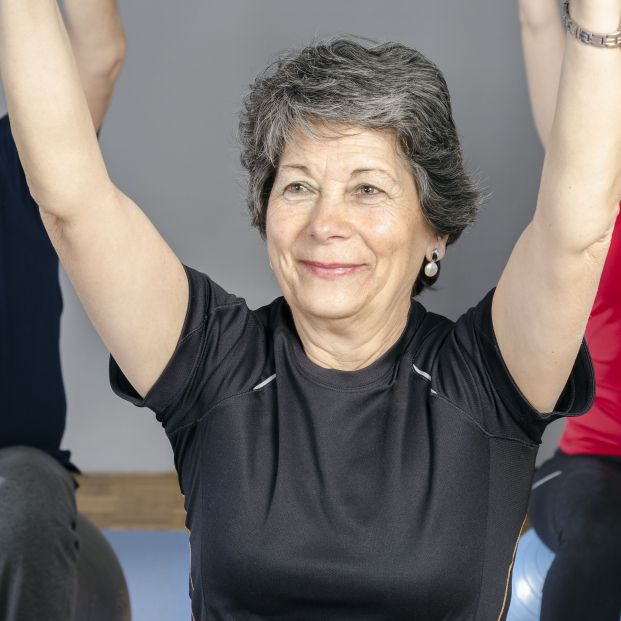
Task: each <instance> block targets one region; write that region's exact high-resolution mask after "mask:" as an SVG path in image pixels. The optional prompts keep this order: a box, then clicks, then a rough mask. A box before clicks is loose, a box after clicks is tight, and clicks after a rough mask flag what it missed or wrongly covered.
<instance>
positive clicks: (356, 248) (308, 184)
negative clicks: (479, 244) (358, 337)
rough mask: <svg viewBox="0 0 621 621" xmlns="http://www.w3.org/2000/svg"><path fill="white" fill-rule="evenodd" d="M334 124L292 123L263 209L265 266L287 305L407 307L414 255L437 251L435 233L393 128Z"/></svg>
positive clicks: (334, 313) (323, 310) (373, 309)
mask: <svg viewBox="0 0 621 621" xmlns="http://www.w3.org/2000/svg"><path fill="white" fill-rule="evenodd" d="M333 129H335V128H333ZM336 129H338V134H337V133H336V132H330V133H328V132H326V131H324V132H322V136H323V134H324V133H325V134H326V135H325V137H321V138H318V137H316V136H311V135H308V134H307V133H303V132H298V133H297V134H295V135H294V137H293V138H292V139H291V140H290V141H289V142H288V144H287V145H286V148H285V150H284V152H283V155H282V157H281V160H280V165H279V168H278V170H277V173H276V178H275V180H274V185H273V188H272V192H271V194H270V197H269V202H268V209H267V247H268V253H269V258H270V262H271V264H272V269H273V270H274V274H275V275H276V278H277V280H278V283H279V285H280V287H281V289H282V292H283V294H284V296H285V299H286V300H287V302H288V304H289V306H290V307H291V308H292V310H293V311H294V313H295V312H296V311H297V312H298V313H302V314H303V315H307V316H313V317H318V318H324V319H345V318H355V317H358V316H360V315H361V314H363V315H367V314H368V313H373V314H375V313H378V314H379V315H378V317H381V316H382V315H381V313H386V312H387V311H388V310H390V309H392V308H394V305H395V304H401V305H405V307H406V308H409V298H410V296H411V290H412V286H413V284H414V281H415V279H416V277H417V276H418V273H419V270H420V267H421V264H422V262H423V259H424V258H425V256H427V258H429V257H431V252H432V251H433V249H434V248H436V247H437V248H439V249H440V254H441V256H442V254H443V251H444V244H443V240H438V238H437V237H436V236H435V235H434V234H433V232H432V231H431V230H430V227H429V226H428V225H427V223H426V222H425V220H424V218H423V215H422V212H421V209H420V204H419V200H418V192H417V189H416V184H415V182H414V179H413V177H412V174H411V172H410V170H409V168H408V165H407V163H406V161H405V160H404V159H403V157H402V156H401V154H400V152H399V150H398V146H397V142H396V139H395V137H394V135H393V134H392V133H390V132H386V131H374V130H367V129H362V128H355V127H354V128H347V127H338V128H336ZM328 131H329V128H328Z"/></svg>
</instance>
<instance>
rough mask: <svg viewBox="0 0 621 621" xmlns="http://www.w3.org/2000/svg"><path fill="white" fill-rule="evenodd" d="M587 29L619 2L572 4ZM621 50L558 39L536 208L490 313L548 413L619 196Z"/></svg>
mask: <svg viewBox="0 0 621 621" xmlns="http://www.w3.org/2000/svg"><path fill="white" fill-rule="evenodd" d="M570 12H571V17H572V18H573V20H574V21H575V22H576V23H578V24H580V26H582V27H583V28H584V29H586V30H589V31H591V32H595V33H612V32H615V31H617V30H619V23H620V22H621V0H573V1H572V3H571V7H570ZM619 101H621V49H619V48H614V49H602V48H596V47H593V46H589V45H586V44H584V43H582V42H579V41H578V40H577V39H575V38H574V37H573V36H571V35H569V34H568V35H567V36H566V43H565V53H564V58H563V68H562V73H561V80H560V86H559V92H558V103H557V106H556V113H555V117H554V122H553V125H552V129H551V133H550V138H549V142H548V148H547V151H546V159H545V163H544V168H543V173H542V180H541V186H540V191H539V198H538V201H537V208H536V211H535V215H534V217H533V220H532V222H531V223H530V224H529V225H528V227H527V228H526V230H525V231H524V233H523V234H522V236H521V237H520V239H519V240H518V242H517V244H516V246H515V248H514V250H513V253H512V255H511V257H510V259H509V262H508V264H507V266H506V268H505V271H504V272H503V274H502V276H501V279H500V282H499V284H498V289H497V291H496V295H495V297H494V304H493V309H492V315H493V322H494V328H495V331H496V336H497V340H498V343H499V347H500V350H501V352H502V354H503V357H504V359H505V362H506V363H507V366H508V368H509V370H510V372H511V374H512V376H513V378H514V379H515V381H516V383H517V385H518V386H519V387H520V388H521V390H522V392H523V393H524V395H525V396H526V398H527V399H529V400H530V401H531V403H532V404H533V406H535V407H536V408H537V409H539V410H540V411H542V412H548V411H550V410H551V409H552V408H553V407H554V405H555V403H556V401H557V399H558V397H559V396H560V393H561V391H562V389H563V387H564V385H565V383H566V381H567V378H568V376H569V374H570V371H571V367H572V365H573V364H574V361H575V359H576V355H577V352H578V349H579V347H580V344H581V340H582V337H583V334H584V329H585V326H586V323H587V320H588V317H589V313H590V310H591V306H592V304H593V300H594V298H595V294H596V291H597V286H598V283H599V277H600V275H601V271H602V268H603V264H604V260H605V258H606V253H607V251H608V247H609V244H610V238H611V234H612V230H613V227H614V221H615V218H616V216H617V213H618V211H619V207H618V205H619V199H620V198H621V175H620V172H621V106H620V105H619Z"/></svg>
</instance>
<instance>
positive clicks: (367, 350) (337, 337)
mask: <svg viewBox="0 0 621 621" xmlns="http://www.w3.org/2000/svg"><path fill="white" fill-rule="evenodd" d="M410 304H411V300H410V298H408V299H407V300H403V301H402V302H401V303H400V304H395V305H393V306H392V307H391V308H390V309H387V310H386V312H383V313H378V312H375V313H364V312H363V313H360V314H357V315H356V316H353V317H345V318H339V319H326V318H323V317H314V316H310V315H305V314H304V313H302V312H300V311H299V310H295V309H293V308H292V315H293V321H294V323H295V327H296V330H297V333H298V336H299V337H300V341H301V342H302V346H303V348H304V352H305V353H306V355H307V356H308V358H309V359H310V360H311V361H312V362H314V363H315V364H316V365H318V366H320V367H324V368H326V369H339V370H341V371H357V370H359V369H363V368H365V367H368V366H369V365H370V364H372V363H373V362H375V361H376V360H377V359H378V358H380V357H381V356H382V355H383V354H384V353H386V352H387V351H388V350H389V349H390V348H391V347H392V346H393V345H394V344H395V343H396V342H397V341H398V340H399V337H400V336H401V334H402V333H403V330H404V329H405V326H406V324H407V320H408V314H409V310H410Z"/></svg>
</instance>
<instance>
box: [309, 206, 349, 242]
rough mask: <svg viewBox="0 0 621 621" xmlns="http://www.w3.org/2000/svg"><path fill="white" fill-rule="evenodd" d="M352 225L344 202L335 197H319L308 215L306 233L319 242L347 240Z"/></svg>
mask: <svg viewBox="0 0 621 621" xmlns="http://www.w3.org/2000/svg"><path fill="white" fill-rule="evenodd" d="M351 232H352V224H351V222H350V220H349V214H348V211H347V206H346V204H345V201H344V200H343V199H342V198H341V197H339V196H336V195H321V196H320V197H319V198H318V199H317V202H316V203H315V206H314V208H313V210H312V212H311V214H310V221H309V224H308V233H309V235H310V236H311V237H313V238H314V239H316V240H317V241H319V242H325V241H327V240H329V239H333V238H343V239H345V238H347V237H349V236H350V235H351Z"/></svg>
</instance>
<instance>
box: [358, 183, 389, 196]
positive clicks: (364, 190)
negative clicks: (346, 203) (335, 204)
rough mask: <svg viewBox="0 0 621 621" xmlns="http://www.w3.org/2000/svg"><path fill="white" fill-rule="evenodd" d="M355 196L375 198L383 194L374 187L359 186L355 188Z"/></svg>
mask: <svg viewBox="0 0 621 621" xmlns="http://www.w3.org/2000/svg"><path fill="white" fill-rule="evenodd" d="M356 194H359V195H360V196H362V197H363V198H376V197H378V196H379V195H380V194H383V192H382V191H381V190H380V189H379V188H376V187H375V186H374V185H360V186H358V187H357V188H356Z"/></svg>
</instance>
